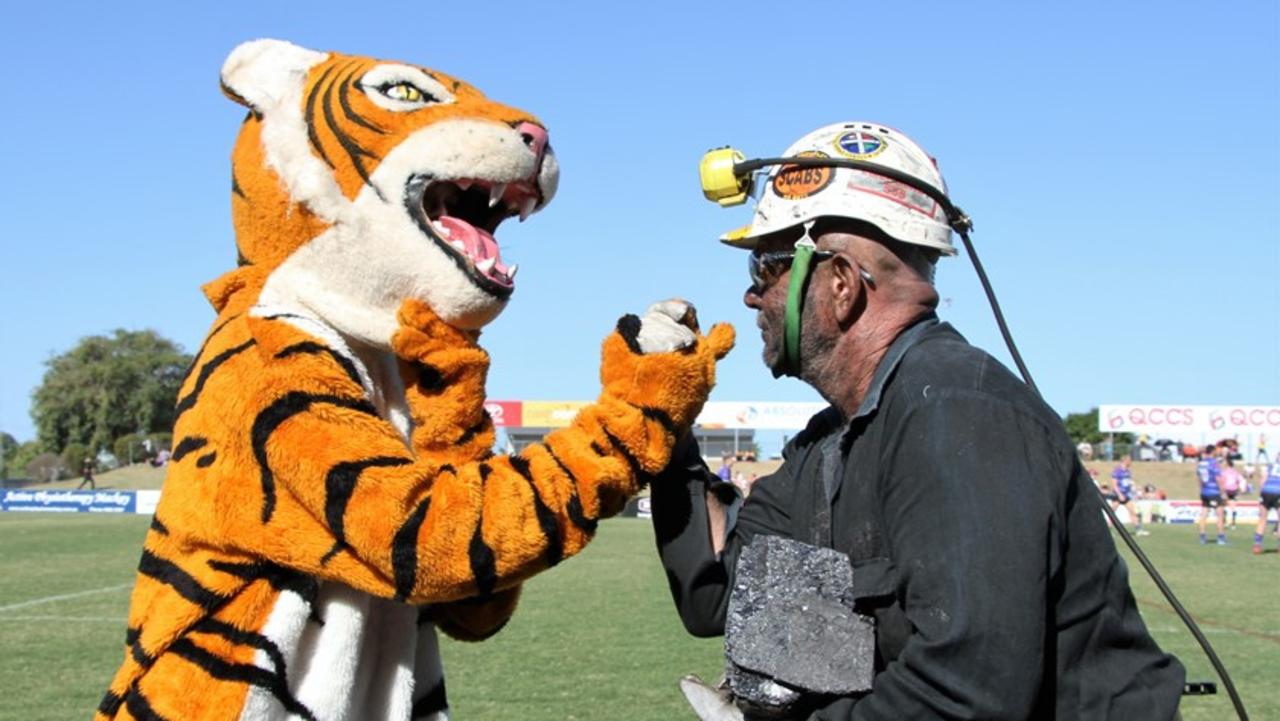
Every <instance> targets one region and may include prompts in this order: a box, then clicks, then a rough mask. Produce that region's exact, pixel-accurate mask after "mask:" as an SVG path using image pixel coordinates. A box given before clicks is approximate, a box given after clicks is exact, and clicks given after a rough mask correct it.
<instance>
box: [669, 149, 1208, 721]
mask: <svg viewBox="0 0 1280 721" xmlns="http://www.w3.org/2000/svg"><path fill="white" fill-rule="evenodd" d="M802 154H808V155H810V157H813V154H818V156H819V157H836V156H837V155H840V156H844V157H851V158H865V157H868V156H871V157H872V159H873V160H874V162H875V163H877V164H880V165H884V166H888V167H890V168H894V169H897V170H900V171H901V172H904V173H908V174H910V175H912V176H913V177H915V178H918V179H919V180H920V181H922V182H925V183H928V184H930V185H932V186H933V188H936V189H939V190H941V191H942V192H945V185H944V184H943V180H942V177H941V175H940V174H939V173H938V171H937V169H936V165H935V164H934V162H933V159H932V158H930V157H929V156H928V155H927V154H926V153H925V152H924V151H923V150H922V149H920V147H919V146H917V145H916V144H915V143H914V142H912V141H911V140H910V139H909V138H907V137H906V136H904V135H902V134H901V133H899V132H897V131H894V130H891V129H889V128H887V127H886V126H883V125H879V124H868V123H846V124H837V125H832V126H827V127H824V128H821V129H819V130H817V131H815V132H813V133H810V134H809V135H806V136H805V137H804V138H802V139H801V140H800V141H798V142H797V143H795V144H794V145H793V146H792V147H791V148H789V149H788V151H787V152H786V153H785V155H786V156H788V157H793V156H797V155H802ZM787 172H788V168H787V167H786V166H783V167H782V168H781V169H780V170H775V171H774V173H773V175H772V176H771V179H772V180H773V182H771V183H770V184H769V185H768V186H767V187H766V189H765V190H764V195H763V196H762V198H761V199H760V201H759V202H758V204H757V206H756V213H755V216H754V219H753V222H752V224H751V225H750V226H749V227H748V228H746V229H743V230H740V231H736V232H734V233H730V234H728V235H727V236H725V238H723V240H725V241H726V242H727V243H729V244H731V245H735V246H737V247H741V248H744V249H747V250H748V251H749V252H750V253H751V255H750V261H749V268H750V270H751V276H752V278H751V280H752V285H751V287H750V288H749V289H748V290H747V292H746V296H745V298H744V302H745V303H746V304H747V306H748V307H750V308H752V309H753V310H755V311H756V313H757V323H758V325H759V327H760V329H761V334H762V337H763V340H764V348H765V350H764V360H765V363H766V365H768V366H769V367H770V368H771V369H773V370H774V373H775V375H781V374H783V373H785V374H790V375H795V376H797V377H799V378H800V379H802V380H804V381H805V382H807V383H808V384H809V385H811V386H813V387H814V388H815V389H816V390H817V391H818V392H819V393H820V394H821V395H822V396H823V397H824V398H825V399H826V400H827V401H828V402H829V403H830V404H831V405H830V407H829V408H827V409H826V410H825V411H823V412H821V413H819V414H818V415H816V416H814V417H813V418H812V419H811V420H810V422H809V424H808V427H807V428H806V429H805V430H804V431H803V432H802V433H800V434H799V435H798V436H796V437H795V438H794V439H793V440H792V441H791V442H790V443H789V444H788V445H787V448H786V449H785V451H784V453H783V457H784V459H785V460H784V462H783V464H782V467H781V468H780V469H779V470H778V471H777V472H776V473H774V474H773V475H771V476H766V477H763V478H761V479H760V480H759V481H758V482H757V483H756V485H755V487H754V490H753V492H752V494H751V496H750V498H748V499H747V500H746V501H745V502H744V503H743V505H742V506H741V508H740V510H739V512H738V517H737V520H736V523H735V524H734V525H733V526H732V527H731V528H729V529H727V531H725V532H724V533H723V535H722V534H719V533H713V530H712V529H713V528H719V527H720V524H721V523H723V511H724V509H723V507H722V506H721V505H720V504H719V503H718V502H717V501H716V498H715V496H714V495H710V494H708V492H707V489H708V487H709V485H710V484H711V483H712V482H714V480H715V477H714V476H713V475H712V474H711V473H710V471H709V470H708V469H707V468H706V466H705V465H704V464H703V463H702V461H701V459H700V457H699V455H698V452H697V447H696V443H695V442H694V441H693V440H692V439H691V438H686V440H685V442H684V448H683V453H684V455H683V456H681V457H679V458H678V459H677V460H676V461H674V462H673V463H672V465H671V466H670V467H669V468H668V469H667V471H666V472H665V473H664V474H663V477H662V478H659V479H658V480H657V481H655V482H654V483H653V485H652V488H653V513H654V516H653V518H654V524H655V527H656V531H657V538H658V550H659V554H660V557H661V560H662V563H663V565H664V566H665V567H666V570H667V574H668V578H669V580H670V584H671V591H672V595H673V597H674V600H675V603H676V608H677V610H678V612H679V614H680V617H681V620H682V621H683V622H684V624H685V627H686V629H688V630H689V632H690V633H693V634H694V635H698V636H715V635H719V634H722V633H723V632H724V626H725V617H726V607H727V603H728V599H729V596H730V592H731V590H732V589H733V586H734V583H735V569H736V563H737V559H738V556H739V553H740V552H741V551H742V549H743V548H744V546H745V545H746V544H748V543H749V542H750V541H751V540H752V539H753V538H755V537H758V536H762V535H776V536H783V537H786V538H790V539H794V540H797V541H802V542H804V543H808V544H812V545H816V546H823V547H828V548H833V549H835V550H837V551H840V552H842V553H845V554H847V555H848V556H849V557H850V559H851V562H852V565H853V576H852V578H853V581H852V583H853V589H854V596H855V598H854V599H853V601H854V604H855V609H856V610H857V611H860V612H862V613H864V614H867V615H870V616H874V617H875V619H876V629H875V633H876V638H875V661H874V664H875V676H874V680H873V683H872V688H871V690H870V692H868V693H866V694H862V695H857V696H817V695H811V696H808V697H805V698H804V699H803V701H804V702H803V703H802V704H801V705H800V706H798V707H796V708H794V709H793V711H792V715H791V717H794V718H810V719H824V720H825V719H831V720H834V719H858V720H860V721H881V720H883V721H888V720H889V719H895V720H896V719H915V720H917V721H927V720H929V719H957V718H971V719H986V720H997V719H1056V720H1058V721H1067V720H1071V721H1075V720H1085V719H1088V720H1089V721H1096V720H1106V719H1113V720H1119V719H1124V720H1125V721H1143V720H1148V719H1150V720H1156V719H1159V720H1160V721H1167V720H1168V719H1170V718H1174V717H1175V715H1176V710H1177V706H1178V700H1179V695H1180V693H1181V689H1182V684H1183V677H1184V671H1183V668H1182V666H1181V665H1180V664H1179V663H1178V661H1177V660H1176V659H1174V658H1173V657H1171V656H1169V655H1167V654H1165V653H1162V652H1161V651H1160V649H1159V648H1158V647H1157V646H1156V644H1155V642H1154V641H1153V640H1152V639H1151V637H1150V635H1149V634H1148V632H1147V630H1146V627H1145V626H1144V624H1143V621H1142V618H1141V617H1140V616H1139V615H1138V611H1137V608H1136V606H1135V603H1134V598H1133V595H1132V593H1131V591H1130V589H1129V581H1128V572H1127V570H1126V568H1125V565H1124V563H1123V561H1122V560H1121V559H1120V557H1119V555H1118V554H1117V553H1116V550H1115V546H1114V544H1113V543H1112V540H1111V536H1110V532H1109V530H1108V528H1107V526H1106V524H1105V522H1104V519H1103V513H1102V510H1103V509H1102V502H1101V500H1100V499H1099V497H1098V493H1097V491H1096V490H1095V488H1094V486H1093V483H1092V482H1091V481H1090V479H1089V475H1088V473H1086V471H1085V469H1084V468H1083V466H1082V465H1081V463H1080V461H1079V457H1078V455H1077V454H1076V450H1075V447H1074V445H1073V444H1072V442H1071V440H1070V439H1069V438H1068V436H1067V434H1066V432H1065V430H1064V429H1063V427H1062V423H1061V421H1060V420H1059V418H1058V416H1057V414H1056V413H1054V411H1053V410H1052V409H1050V408H1049V407H1048V406H1047V405H1046V404H1045V403H1044V402H1043V401H1042V400H1041V399H1040V398H1039V397H1038V396H1037V395H1036V394H1035V393H1034V392H1033V391H1032V390H1031V389H1030V388H1028V387H1027V386H1026V385H1024V384H1023V383H1022V382H1021V381H1019V380H1018V379H1017V378H1015V377H1014V376H1013V375H1012V374H1010V373H1009V372H1008V371H1007V370H1006V369H1005V368H1004V367H1002V366H1001V365H1000V364H999V363H998V362H997V361H996V360H995V359H994V358H992V357H991V356H990V355H988V354H987V353H985V352H983V351H981V350H979V349H977V348H974V347H973V346H971V345H969V344H968V343H967V342H966V341H965V339H964V338H963V337H962V336H961V335H960V334H959V333H958V332H956V330H955V329H954V328H952V327H951V326H950V325H949V324H947V323H943V322H940V321H939V319H938V318H937V316H936V315H935V312H934V311H935V309H936V307H937V304H938V293H937V292H936V290H935V289H934V287H933V275H934V273H933V271H934V263H935V261H936V260H937V258H938V257H939V255H953V254H954V253H955V251H954V249H953V247H952V245H951V230H950V228H949V227H948V225H947V223H946V220H945V216H944V215H943V212H942V210H941V209H940V208H939V207H938V203H937V202H936V201H934V200H931V198H930V197H929V196H928V195H926V194H925V193H922V192H917V190H916V189H915V188H914V187H908V186H907V185H905V184H903V183H900V182H897V181H894V180H891V179H889V178H887V177H885V176H880V175H875V174H873V173H871V172H868V171H864V170H857V169H853V168H834V167H832V168H829V169H828V173H829V175H826V174H818V173H810V174H809V175H808V176H804V177H801V178H799V179H797V178H794V177H793V178H789V179H788V178H784V179H782V180H779V176H785V175H786V174H787ZM805 243H813V244H816V249H815V250H813V252H812V255H811V256H810V257H811V258H812V260H813V263H812V265H811V266H810V272H811V275H810V276H809V277H808V283H807V286H799V287H803V288H804V291H803V293H802V295H801V299H802V301H803V305H802V310H801V311H800V312H799V314H798V317H799V318H800V319H801V323H800V332H799V346H798V348H799V353H798V356H799V357H798V359H795V362H791V360H790V359H791V356H789V355H788V354H787V353H785V352H784V350H785V349H786V348H787V347H788V344H787V343H786V342H785V341H784V331H785V330H786V328H787V321H786V317H787V316H788V312H787V307H788V305H789V301H788V298H787V296H788V290H789V286H790V283H791V278H790V275H791V274H792V273H793V272H794V271H793V266H792V265H791V263H792V262H793V261H792V259H793V258H795V257H797V254H799V253H801V252H802V249H801V246H802V245H803V244H805ZM804 252H806V253H808V251H807V250H806V251H804ZM796 267H801V266H800V265H797V266H796ZM803 280H804V279H803V278H802V279H801V281H802V282H803ZM792 315H795V314H792ZM791 347H794V346H791ZM753 713H754V712H753V711H752V710H750V709H748V710H747V717H748V718H751V717H752V715H753Z"/></svg>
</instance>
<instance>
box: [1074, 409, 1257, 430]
mask: <svg viewBox="0 0 1280 721" xmlns="http://www.w3.org/2000/svg"><path fill="white" fill-rule="evenodd" d="M1098 430H1100V431H1102V432H1104V433H1146V434H1149V435H1153V436H1159V435H1165V436H1176V435H1178V434H1189V433H1209V434H1218V435H1232V434H1256V433H1280V406H1192V405H1132V406H1125V405H1104V406H1099V407H1098Z"/></svg>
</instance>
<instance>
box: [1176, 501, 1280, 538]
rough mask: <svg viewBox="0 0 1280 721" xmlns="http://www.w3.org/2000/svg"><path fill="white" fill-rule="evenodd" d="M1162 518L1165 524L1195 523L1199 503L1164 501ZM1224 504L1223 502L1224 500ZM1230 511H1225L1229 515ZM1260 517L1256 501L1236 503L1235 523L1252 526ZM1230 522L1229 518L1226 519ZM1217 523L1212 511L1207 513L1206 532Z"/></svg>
mask: <svg viewBox="0 0 1280 721" xmlns="http://www.w3.org/2000/svg"><path fill="white" fill-rule="evenodd" d="M1163 503H1164V509H1163V510H1164V517H1165V519H1166V520H1165V522H1166V523H1195V522H1196V519H1197V518H1199V517H1200V501H1164V502H1163ZM1224 503H1225V500H1224ZM1230 512H1231V509H1230V508H1228V509H1227V513H1230ZM1261 516H1262V505H1261V504H1259V503H1258V502H1257V501H1237V502H1236V522H1237V523H1241V524H1245V525H1253V524H1255V523H1257V522H1258V519H1259V518H1260V517H1261ZM1227 520H1228V521H1230V520H1231V518H1230V516H1228V518H1227ZM1216 523H1217V516H1216V515H1215V514H1214V512H1213V511H1212V510H1210V511H1209V520H1208V524H1207V525H1206V529H1207V531H1210V532H1212V531H1214V529H1215V526H1214V524H1216Z"/></svg>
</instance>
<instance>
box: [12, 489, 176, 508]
mask: <svg viewBox="0 0 1280 721" xmlns="http://www.w3.org/2000/svg"><path fill="white" fill-rule="evenodd" d="M152 492H153V493H155V494H156V497H157V498H159V496H160V492H159V491H152ZM151 506H152V510H154V509H155V504H154V503H152V504H151ZM137 507H138V499H137V494H136V493H135V492H134V491H29V490H23V489H7V490H5V491H3V492H0V511H46V512H53V513H136V512H137Z"/></svg>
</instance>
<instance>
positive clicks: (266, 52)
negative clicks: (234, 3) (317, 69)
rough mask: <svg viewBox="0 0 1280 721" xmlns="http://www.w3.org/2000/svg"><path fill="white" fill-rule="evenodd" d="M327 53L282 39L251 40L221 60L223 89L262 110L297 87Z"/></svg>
mask: <svg viewBox="0 0 1280 721" xmlns="http://www.w3.org/2000/svg"><path fill="white" fill-rule="evenodd" d="M327 57H329V56H328V54H326V53H320V52H316V51H315V50H308V49H306V48H303V47H299V46H297V45H294V44H293V43H288V42H285V41H283V40H270V39H264V40H251V41H249V42H247V43H243V44H241V45H240V46H238V47H237V48H236V49H235V50H232V51H231V54H230V55H228V56H227V61H226V62H225V63H223V64H222V92H224V93H226V94H227V97H229V98H231V99H232V100H234V101H236V102H237V103H240V104H241V105H244V106H247V107H249V108H251V109H252V110H254V111H256V112H258V113H265V112H267V111H269V110H271V109H272V108H274V107H275V106H277V105H278V104H279V103H280V102H281V101H282V100H284V99H285V98H286V97H288V96H289V94H290V92H291V91H297V90H300V89H301V88H302V86H303V84H304V83H305V82H306V79H307V71H308V70H310V69H311V68H312V67H313V66H314V65H315V64H316V63H319V62H321V61H323V60H324V59H325V58H327Z"/></svg>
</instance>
